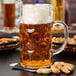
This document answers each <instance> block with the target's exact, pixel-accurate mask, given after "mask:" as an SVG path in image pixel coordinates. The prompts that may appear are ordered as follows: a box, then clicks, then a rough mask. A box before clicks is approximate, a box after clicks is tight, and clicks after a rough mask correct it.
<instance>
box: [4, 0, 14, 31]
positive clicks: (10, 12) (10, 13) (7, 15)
mask: <svg viewBox="0 0 76 76" xmlns="http://www.w3.org/2000/svg"><path fill="white" fill-rule="evenodd" d="M3 15H4V29H5V30H13V29H14V28H15V1H14V0H13V1H10V0H9V1H8V0H4V1H3Z"/></svg>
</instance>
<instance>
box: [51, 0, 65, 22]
mask: <svg viewBox="0 0 76 76" xmlns="http://www.w3.org/2000/svg"><path fill="white" fill-rule="evenodd" d="M52 4H53V20H54V21H56V20H60V21H64V14H65V13H64V12H65V11H64V0H52Z"/></svg>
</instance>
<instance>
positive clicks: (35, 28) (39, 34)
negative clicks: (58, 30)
mask: <svg viewBox="0 0 76 76" xmlns="http://www.w3.org/2000/svg"><path fill="white" fill-rule="evenodd" d="M51 42H52V37H51V24H50V23H48V24H36V25H33V24H21V25H20V47H21V65H23V66H27V67H28V68H40V67H41V68H43V67H45V66H48V65H50V64H51V63H52V60H51V59H50V58H49V57H50V54H49V53H50V49H51ZM33 66H34V67H33Z"/></svg>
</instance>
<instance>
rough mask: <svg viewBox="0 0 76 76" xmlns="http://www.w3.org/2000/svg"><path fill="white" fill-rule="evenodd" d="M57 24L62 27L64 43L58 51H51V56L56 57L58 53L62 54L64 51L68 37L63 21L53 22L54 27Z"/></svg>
mask: <svg viewBox="0 0 76 76" xmlns="http://www.w3.org/2000/svg"><path fill="white" fill-rule="evenodd" d="M57 24H61V25H64V37H65V41H64V43H63V45H62V46H61V47H60V48H59V49H57V50H55V49H53V55H56V54H58V53H60V52H62V51H63V50H64V48H65V47H66V45H67V42H68V37H69V33H68V27H67V25H66V24H65V23H64V22H63V21H55V22H53V25H54V26H55V25H57ZM54 52H55V53H54Z"/></svg>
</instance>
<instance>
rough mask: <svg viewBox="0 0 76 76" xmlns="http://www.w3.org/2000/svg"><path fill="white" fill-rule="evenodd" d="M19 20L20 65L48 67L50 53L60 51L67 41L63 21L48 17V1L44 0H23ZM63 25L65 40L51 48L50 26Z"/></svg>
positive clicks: (66, 32)
mask: <svg viewBox="0 0 76 76" xmlns="http://www.w3.org/2000/svg"><path fill="white" fill-rule="evenodd" d="M22 2H23V4H22V7H21V22H20V50H21V58H20V64H21V66H23V67H25V68H28V71H31V70H30V69H32V70H34V69H38V68H45V67H49V66H50V65H51V64H52V55H56V54H58V53H59V52H61V51H62V50H63V49H64V48H65V46H66V43H67V38H68V30H67V25H66V24H65V23H64V22H60V21H56V22H53V21H52V20H51V18H50V15H51V13H50V5H51V4H50V3H49V2H48V1H46V0H41V1H40V0H39V1H38V0H23V1H22ZM57 24H62V25H64V35H65V41H64V44H63V45H62V47H61V48H59V49H58V50H54V51H53V49H52V26H53V25H57Z"/></svg>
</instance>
